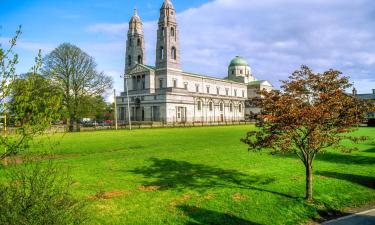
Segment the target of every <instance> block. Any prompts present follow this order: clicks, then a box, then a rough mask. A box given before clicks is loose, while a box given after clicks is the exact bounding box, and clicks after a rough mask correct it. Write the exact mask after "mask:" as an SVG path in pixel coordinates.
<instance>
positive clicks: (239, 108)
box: [238, 104, 242, 112]
mask: <svg viewBox="0 0 375 225" xmlns="http://www.w3.org/2000/svg"><path fill="white" fill-rule="evenodd" d="M238 112H242V104H239V105H238Z"/></svg>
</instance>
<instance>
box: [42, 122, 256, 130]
mask: <svg viewBox="0 0 375 225" xmlns="http://www.w3.org/2000/svg"><path fill="white" fill-rule="evenodd" d="M255 122H256V121H255V120H254V121H227V122H199V123H198V122H194V123H165V122H135V123H132V129H152V128H183V127H186V128H189V127H209V126H234V125H250V124H255ZM118 129H119V130H120V129H122V130H125V129H129V125H128V124H119V125H118ZM100 130H115V126H93V127H84V126H81V127H80V131H100ZM67 131H68V126H66V125H59V126H53V127H51V128H50V129H49V132H57V133H62V132H67Z"/></svg>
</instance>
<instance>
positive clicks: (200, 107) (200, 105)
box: [197, 101, 202, 111]
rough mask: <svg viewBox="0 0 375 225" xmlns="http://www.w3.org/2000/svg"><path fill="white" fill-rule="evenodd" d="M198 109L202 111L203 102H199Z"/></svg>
mask: <svg viewBox="0 0 375 225" xmlns="http://www.w3.org/2000/svg"><path fill="white" fill-rule="evenodd" d="M197 108H198V110H199V111H200V110H202V102H201V101H198V102H197Z"/></svg>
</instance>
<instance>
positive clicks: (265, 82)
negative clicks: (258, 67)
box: [248, 80, 272, 86]
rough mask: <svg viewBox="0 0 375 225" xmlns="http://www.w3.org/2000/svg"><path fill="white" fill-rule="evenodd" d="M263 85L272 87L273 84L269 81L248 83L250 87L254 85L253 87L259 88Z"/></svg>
mask: <svg viewBox="0 0 375 225" xmlns="http://www.w3.org/2000/svg"><path fill="white" fill-rule="evenodd" d="M262 84H265V85H268V84H269V85H271V86H272V84H271V83H270V82H269V81H267V80H255V81H251V82H249V83H248V85H253V86H258V85H262Z"/></svg>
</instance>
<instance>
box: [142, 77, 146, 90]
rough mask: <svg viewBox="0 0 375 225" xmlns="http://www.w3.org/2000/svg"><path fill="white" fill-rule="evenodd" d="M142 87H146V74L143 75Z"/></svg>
mask: <svg viewBox="0 0 375 225" xmlns="http://www.w3.org/2000/svg"><path fill="white" fill-rule="evenodd" d="M142 89H143V90H144V89H146V76H145V75H142Z"/></svg>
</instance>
